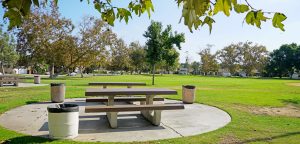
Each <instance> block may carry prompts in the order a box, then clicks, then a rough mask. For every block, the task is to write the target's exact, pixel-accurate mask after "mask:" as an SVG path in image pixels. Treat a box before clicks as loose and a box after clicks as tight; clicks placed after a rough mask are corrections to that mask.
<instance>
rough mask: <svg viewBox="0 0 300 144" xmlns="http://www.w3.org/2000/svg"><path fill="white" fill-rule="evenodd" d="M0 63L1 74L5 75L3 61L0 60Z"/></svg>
mask: <svg viewBox="0 0 300 144" xmlns="http://www.w3.org/2000/svg"><path fill="white" fill-rule="evenodd" d="M0 65H1V70H2V74H3V75H5V70H4V66H3V63H2V62H0Z"/></svg>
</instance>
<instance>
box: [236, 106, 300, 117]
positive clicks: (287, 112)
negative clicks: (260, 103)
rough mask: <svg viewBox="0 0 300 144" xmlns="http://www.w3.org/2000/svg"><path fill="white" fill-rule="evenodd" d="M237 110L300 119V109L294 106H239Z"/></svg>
mask: <svg viewBox="0 0 300 144" xmlns="http://www.w3.org/2000/svg"><path fill="white" fill-rule="evenodd" d="M235 108H237V109H239V110H242V111H247V112H249V113H253V114H257V115H271V116H288V117H297V118H300V108H299V107H295V106H293V105H287V106H285V107H253V106H241V105H239V106H236V107H235Z"/></svg>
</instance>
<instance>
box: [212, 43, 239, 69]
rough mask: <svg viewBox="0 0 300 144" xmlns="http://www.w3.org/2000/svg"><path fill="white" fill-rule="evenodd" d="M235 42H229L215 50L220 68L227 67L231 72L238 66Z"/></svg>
mask: <svg viewBox="0 0 300 144" xmlns="http://www.w3.org/2000/svg"><path fill="white" fill-rule="evenodd" d="M238 47H239V46H238V45H237V44H231V45H229V46H226V47H224V48H223V49H222V50H218V51H217V58H218V59H219V60H220V62H221V64H220V65H221V68H223V69H228V71H229V72H230V73H231V74H234V73H235V72H237V70H238V68H239V59H238V58H239V54H240V53H239V49H238Z"/></svg>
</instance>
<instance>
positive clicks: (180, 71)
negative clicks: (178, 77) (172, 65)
mask: <svg viewBox="0 0 300 144" xmlns="http://www.w3.org/2000/svg"><path fill="white" fill-rule="evenodd" d="M178 74H183V75H187V74H188V69H187V68H179V70H178Z"/></svg>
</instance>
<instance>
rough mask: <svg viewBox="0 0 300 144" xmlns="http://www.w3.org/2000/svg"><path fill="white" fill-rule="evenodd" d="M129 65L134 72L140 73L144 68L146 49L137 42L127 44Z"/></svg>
mask: <svg viewBox="0 0 300 144" xmlns="http://www.w3.org/2000/svg"><path fill="white" fill-rule="evenodd" d="M129 58H130V65H131V67H132V69H133V70H134V71H135V72H138V73H141V71H142V70H144V69H145V68H146V63H145V62H146V50H145V48H144V47H143V46H141V45H140V44H139V43H138V42H132V43H130V44H129Z"/></svg>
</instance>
